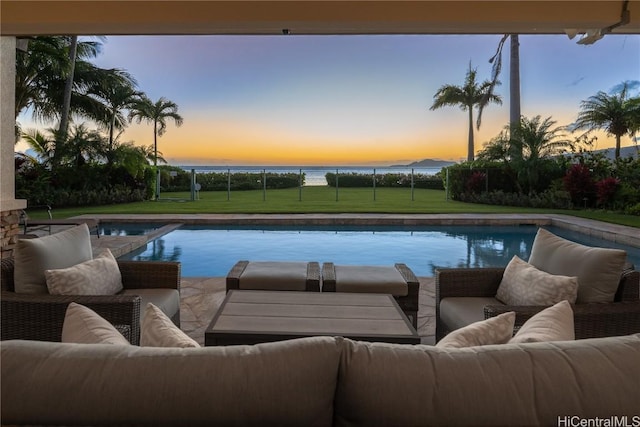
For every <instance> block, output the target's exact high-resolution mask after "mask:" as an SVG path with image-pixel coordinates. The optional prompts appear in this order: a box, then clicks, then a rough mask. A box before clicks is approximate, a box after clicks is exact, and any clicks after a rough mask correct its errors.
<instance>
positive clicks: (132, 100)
mask: <svg viewBox="0 0 640 427" xmlns="http://www.w3.org/2000/svg"><path fill="white" fill-rule="evenodd" d="M136 86H137V82H136V80H135V79H134V78H133V76H131V75H130V74H129V73H127V72H125V71H123V70H118V69H113V70H107V73H106V74H105V78H104V79H103V80H102V81H101V82H99V84H98V85H96V86H95V87H93V88H92V89H91V90H90V91H89V94H90V95H91V96H93V97H95V98H96V99H97V100H98V101H99V102H100V103H102V104H103V105H104V106H105V107H106V109H107V116H106V117H105V120H104V124H105V126H106V127H107V128H108V130H109V141H108V148H107V164H112V162H113V151H114V149H115V138H114V133H115V130H116V129H118V130H122V129H124V128H125V127H126V125H127V120H126V118H125V116H124V115H123V114H122V110H125V109H128V110H131V109H133V108H135V106H136V105H137V104H138V103H139V102H140V101H141V100H142V98H143V97H144V93H143V92H141V91H138V90H136Z"/></svg>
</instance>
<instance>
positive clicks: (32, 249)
mask: <svg viewBox="0 0 640 427" xmlns="http://www.w3.org/2000/svg"><path fill="white" fill-rule="evenodd" d="M13 254H14V255H13V256H14V259H15V270H14V282H15V291H16V293H25V294H46V293H47V292H48V291H47V281H46V278H45V275H44V271H45V270H51V269H58V268H67V267H71V266H74V265H76V264H80V263H81V262H84V261H88V260H90V259H92V258H93V253H92V252H91V238H90V237H89V228H88V227H87V224H81V225H78V226H76V227H72V228H69V229H67V230H64V231H61V232H59V233H55V234H52V235H50V236H44V237H40V238H37V239H20V240H18V242H17V243H16V246H15V248H14V249H13Z"/></svg>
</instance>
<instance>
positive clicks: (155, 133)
mask: <svg viewBox="0 0 640 427" xmlns="http://www.w3.org/2000/svg"><path fill="white" fill-rule="evenodd" d="M153 168H154V169H155V172H156V191H155V193H156V200H158V199H159V198H160V173H159V171H158V122H157V121H155V120H154V122H153Z"/></svg>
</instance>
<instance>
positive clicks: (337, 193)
mask: <svg viewBox="0 0 640 427" xmlns="http://www.w3.org/2000/svg"><path fill="white" fill-rule="evenodd" d="M337 201H338V169H336V202H337Z"/></svg>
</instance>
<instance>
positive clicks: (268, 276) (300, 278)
mask: <svg viewBox="0 0 640 427" xmlns="http://www.w3.org/2000/svg"><path fill="white" fill-rule="evenodd" d="M229 289H248V290H261V291H267V290H269V291H312V292H319V291H320V264H319V263H317V262H295V261H294V262H284V261H238V262H237V263H236V265H234V266H233V268H231V270H230V271H229V274H227V291H229Z"/></svg>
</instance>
